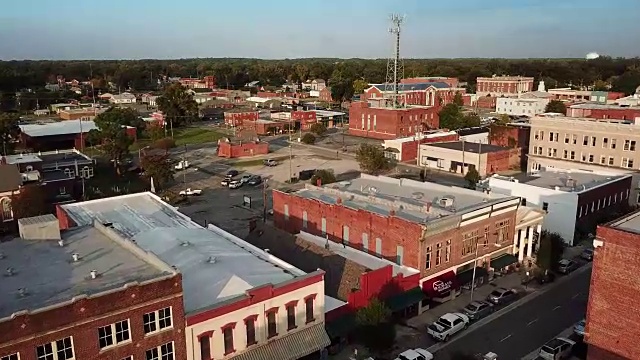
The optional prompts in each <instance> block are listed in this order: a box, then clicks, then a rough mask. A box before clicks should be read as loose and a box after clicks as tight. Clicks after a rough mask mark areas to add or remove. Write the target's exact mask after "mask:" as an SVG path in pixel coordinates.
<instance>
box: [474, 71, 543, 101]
mask: <svg viewBox="0 0 640 360" xmlns="http://www.w3.org/2000/svg"><path fill="white" fill-rule="evenodd" d="M530 91H533V78H532V77H525V76H495V75H494V76H493V77H478V78H477V80H476V94H478V96H480V97H483V96H487V95H490V96H493V97H500V96H504V97H517V96H518V94H521V93H526V92H530Z"/></svg>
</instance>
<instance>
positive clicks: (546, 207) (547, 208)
mask: <svg viewBox="0 0 640 360" xmlns="http://www.w3.org/2000/svg"><path fill="white" fill-rule="evenodd" d="M542 210H543V211H547V212H548V211H549V203H548V202H543V203H542Z"/></svg>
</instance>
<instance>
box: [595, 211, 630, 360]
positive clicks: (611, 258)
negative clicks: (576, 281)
mask: <svg viewBox="0 0 640 360" xmlns="http://www.w3.org/2000/svg"><path fill="white" fill-rule="evenodd" d="M593 246H594V248H595V250H594V254H593V270H592V272H591V287H590V289H589V302H588V305H587V326H586V328H585V337H584V339H585V342H586V343H587V344H588V345H589V347H588V349H589V353H588V358H589V359H590V360H591V359H593V360H626V359H637V358H638V337H639V336H640V327H639V326H638V323H639V322H640V309H638V306H637V304H638V301H640V295H639V294H640V286H639V285H638V282H637V281H633V279H636V278H637V274H638V269H639V268H640V212H635V213H633V214H630V215H626V216H624V217H622V218H620V219H618V220H615V221H613V222H610V223H608V224H606V225H603V226H598V230H597V232H596V238H595V240H594V241H593Z"/></svg>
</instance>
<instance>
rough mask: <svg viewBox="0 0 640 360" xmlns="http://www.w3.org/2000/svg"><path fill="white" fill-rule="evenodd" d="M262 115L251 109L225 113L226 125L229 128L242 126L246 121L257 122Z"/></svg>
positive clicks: (233, 110)
mask: <svg viewBox="0 0 640 360" xmlns="http://www.w3.org/2000/svg"><path fill="white" fill-rule="evenodd" d="M259 117H260V113H259V112H257V111H255V110H249V109H231V110H229V111H225V112H224V123H225V124H226V125H229V126H241V125H243V124H244V122H245V121H248V122H255V121H257V120H258V118H259Z"/></svg>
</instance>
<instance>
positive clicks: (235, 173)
mask: <svg viewBox="0 0 640 360" xmlns="http://www.w3.org/2000/svg"><path fill="white" fill-rule="evenodd" d="M238 174H239V172H238V170H229V171H227V175H226V177H234V176H238Z"/></svg>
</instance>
